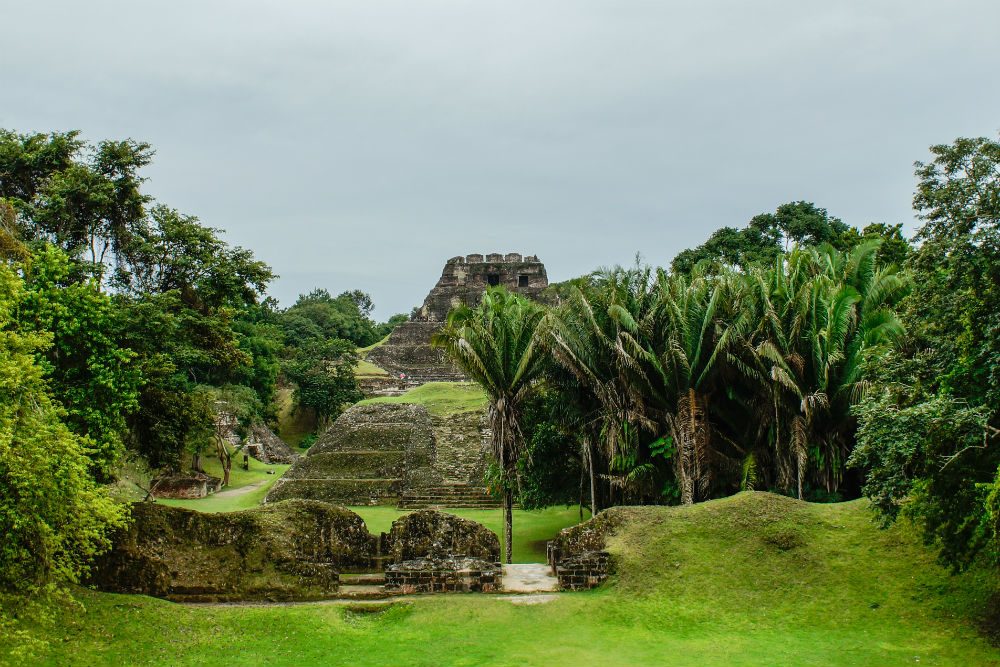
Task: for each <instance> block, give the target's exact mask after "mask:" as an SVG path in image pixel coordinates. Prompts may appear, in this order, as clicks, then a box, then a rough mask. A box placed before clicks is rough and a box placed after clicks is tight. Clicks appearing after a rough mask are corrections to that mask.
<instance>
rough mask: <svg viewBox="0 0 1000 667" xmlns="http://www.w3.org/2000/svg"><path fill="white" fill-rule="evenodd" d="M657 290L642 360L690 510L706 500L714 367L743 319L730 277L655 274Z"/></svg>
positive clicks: (736, 284)
mask: <svg viewBox="0 0 1000 667" xmlns="http://www.w3.org/2000/svg"><path fill="white" fill-rule="evenodd" d="M658 286H659V303H658V305H657V315H656V321H657V329H658V330H659V331H660V332H661V336H660V338H659V340H658V341H657V342H656V344H655V347H654V349H653V353H654V354H652V355H650V356H649V358H648V360H649V361H651V362H655V364H654V368H655V369H656V370H657V373H658V375H659V377H660V379H661V380H662V381H663V382H664V383H665V384H666V391H665V392H664V393H666V394H667V395H669V396H671V397H672V405H670V407H669V408H668V410H667V414H666V423H667V427H668V429H669V433H670V435H671V437H672V438H673V440H674V443H675V445H676V447H677V456H676V459H675V461H676V462H675V470H676V475H677V481H678V484H679V486H680V492H681V503H683V504H685V505H690V504H692V503H693V502H694V501H695V499H696V497H697V496H699V495H700V496H702V497H704V496H705V495H706V494H707V492H708V489H709V485H710V484H711V480H712V473H713V466H712V461H711V459H712V457H713V455H714V453H715V451H714V448H713V442H712V440H713V427H712V424H711V421H710V408H711V399H712V392H713V391H714V389H715V388H716V387H715V384H716V380H717V374H718V371H719V365H720V363H719V362H720V361H725V359H726V354H725V353H726V350H727V349H728V348H729V347H730V345H732V344H733V343H734V342H735V341H737V340H739V339H740V337H741V336H742V335H743V334H744V331H745V330H746V329H747V324H748V318H747V317H746V315H745V313H744V312H743V311H742V310H741V309H739V308H738V307H736V304H737V303H738V301H739V298H740V285H739V282H738V280H736V279H735V278H734V276H733V275H732V274H728V273H724V274H721V275H714V276H706V275H702V274H700V273H699V272H698V271H697V270H696V271H695V273H694V275H693V276H691V277H688V276H684V275H673V276H667V275H665V274H661V276H660V279H659V281H658ZM724 310H725V313H724V312H723V311H724Z"/></svg>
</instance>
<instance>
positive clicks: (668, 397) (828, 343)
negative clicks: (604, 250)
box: [545, 241, 907, 504]
mask: <svg viewBox="0 0 1000 667" xmlns="http://www.w3.org/2000/svg"><path fill="white" fill-rule="evenodd" d="M878 249H879V242H877V241H875V242H866V243H862V244H860V245H857V246H855V247H854V248H853V249H852V250H850V251H849V252H840V251H837V250H836V249H834V248H833V247H831V246H829V245H823V246H820V247H818V248H811V247H804V248H796V249H793V250H792V251H791V252H790V253H787V254H785V253H780V254H779V255H777V256H776V257H775V258H774V260H773V262H772V263H771V264H770V265H769V266H768V265H753V266H751V267H748V268H747V269H745V270H742V271H734V270H731V269H725V268H721V269H718V270H710V267H708V266H707V265H705V264H702V265H700V266H699V267H698V268H696V269H695V270H694V271H693V272H692V273H691V274H690V275H688V274H683V273H667V272H665V271H662V270H661V271H653V270H651V269H648V268H644V267H636V268H633V269H614V270H612V271H609V272H606V273H604V274H600V275H598V276H596V277H595V279H594V280H593V281H592V282H591V283H590V284H589V285H587V286H585V287H584V288H577V289H576V291H575V294H573V295H572V296H571V298H570V299H568V300H566V301H565V302H564V303H563V304H562V305H561V306H559V307H558V308H556V309H555V310H553V311H552V314H551V318H550V326H549V328H548V330H547V332H546V336H545V338H546V344H547V345H548V346H550V348H551V350H552V353H553V356H554V358H555V359H556V360H557V361H558V362H559V364H560V365H561V366H563V367H564V368H565V369H567V370H569V371H570V372H572V373H573V374H574V375H575V376H576V377H577V378H578V380H579V382H580V384H581V385H582V386H583V387H584V388H585V390H586V391H587V392H588V393H590V394H591V395H592V397H591V398H590V399H587V398H583V399H581V397H580V395H579V391H576V392H575V394H574V391H573V388H572V387H570V386H566V385H565V383H563V384H562V385H561V386H562V389H561V390H560V391H561V393H563V394H564V396H563V400H562V401H561V403H562V404H570V403H572V402H574V401H575V402H576V404H577V405H581V406H584V405H585V406H586V407H585V408H584V409H583V412H582V414H585V415H588V416H587V417H584V418H583V419H582V420H581V418H580V416H579V414H571V415H570V420H569V423H568V424H567V426H569V425H572V424H573V422H578V423H577V424H576V426H575V430H576V432H577V433H578V434H579V438H580V441H581V446H582V447H583V449H584V451H589V450H591V449H592V445H591V444H588V443H600V444H601V447H600V450H601V451H600V452H594V454H593V455H592V456H591V457H590V460H591V461H592V462H593V465H592V467H593V468H594V469H595V470H596V476H597V477H599V478H602V479H604V480H606V481H607V482H608V483H609V486H608V487H607V490H606V493H605V496H606V500H607V502H622V501H627V502H634V501H645V502H650V501H653V502H657V501H659V502H669V501H671V500H674V499H677V500H679V501H680V502H684V503H690V502H693V501H695V500H698V499H704V498H709V497H713V496H718V495H723V494H729V493H732V492H734V491H736V490H739V489H741V488H766V489H774V490H779V491H782V492H785V493H794V494H795V495H798V496H799V497H809V498H813V499H826V498H830V497H837V496H838V494H840V493H842V492H843V489H842V486H843V484H844V475H845V468H846V461H847V458H848V456H849V454H850V452H851V450H852V448H853V444H854V427H853V421H852V419H851V416H850V408H851V406H852V405H853V404H854V403H856V402H857V401H858V399H859V398H860V397H861V396H863V394H864V392H865V391H866V389H867V385H866V378H865V376H864V374H863V368H864V366H863V364H864V361H865V360H866V359H869V358H872V357H874V356H877V355H879V354H881V353H882V352H884V351H885V350H887V349H889V348H890V347H891V346H892V345H893V344H894V343H895V341H896V340H898V338H899V336H900V335H901V333H902V327H901V325H900V322H899V320H898V317H897V316H896V314H895V311H894V307H895V306H896V304H898V302H899V300H900V299H901V298H902V297H903V296H904V295H905V292H906V285H907V283H906V281H905V280H904V279H903V278H901V277H900V276H899V275H898V274H897V272H896V269H895V268H894V267H892V266H881V265H880V264H879V262H878V259H877V252H878ZM549 386H550V388H551V387H556V386H559V385H558V384H557V383H550V385H549ZM577 449H578V448H577ZM567 455H569V452H567ZM594 486H595V493H596V491H597V489H596V487H597V486H599V485H598V484H595V485H594ZM854 492H855V493H856V489H855V491H854ZM595 501H596V499H595ZM598 504H599V503H598Z"/></svg>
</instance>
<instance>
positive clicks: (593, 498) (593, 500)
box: [587, 438, 597, 516]
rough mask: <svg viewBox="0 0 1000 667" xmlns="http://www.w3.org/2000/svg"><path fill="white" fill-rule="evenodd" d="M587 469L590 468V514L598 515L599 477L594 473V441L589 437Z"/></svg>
mask: <svg viewBox="0 0 1000 667" xmlns="http://www.w3.org/2000/svg"><path fill="white" fill-rule="evenodd" d="M587 469H588V470H590V516H597V477H596V475H594V443H593V442H591V440H590V438H587Z"/></svg>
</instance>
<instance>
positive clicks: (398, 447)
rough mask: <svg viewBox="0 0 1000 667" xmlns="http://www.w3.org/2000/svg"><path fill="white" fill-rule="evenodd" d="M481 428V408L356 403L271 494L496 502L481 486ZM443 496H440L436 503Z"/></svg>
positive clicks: (347, 500) (366, 501) (358, 500)
mask: <svg viewBox="0 0 1000 667" xmlns="http://www.w3.org/2000/svg"><path fill="white" fill-rule="evenodd" d="M484 433H485V425H484V416H483V415H482V414H481V413H480V412H478V411H475V412H463V413H457V414H450V415H431V414H430V413H429V412H428V411H427V409H426V408H424V407H423V406H421V405H413V404H409V403H372V404H361V405H355V406H353V407H351V408H350V409H348V410H347V411H345V412H344V414H342V415H341V416H340V417H339V418H338V419H337V421H335V422H334V423H333V424H332V425H331V426H330V428H329V429H327V431H326V432H325V433H323V435H322V436H320V438H319V440H317V441H316V444H314V445H313V446H312V447H311V448H310V449H309V452H308V454H307V455H306V456H304V457H302V458H300V459H299V460H298V461H297V462H296V463H295V464H294V465H293V466H292V467H291V468H289V469H288V471H287V472H286V473H285V475H284V476H283V477H282V478H281V479H279V480H278V481H277V482H276V483H275V484H274V486H273V487H271V490H270V491H269V492H268V494H267V499H266V501H267V502H275V501H278V500H284V499H288V498H307V499H312V500H325V501H327V502H332V503H341V504H345V505H376V504H385V503H393V504H394V503H396V502H399V501H401V500H407V502H405V503H403V505H404V506H406V507H408V508H417V507H427V506H428V505H432V504H447V505H449V506H459V507H462V506H464V507H496V506H497V504H496V503H497V501H496V500H495V499H493V498H491V497H490V496H487V495H485V494H484V493H483V491H482V489H481V488H480V487H479V485H480V484H481V483H482V476H483V471H484V466H485V457H484V456H483V454H482V448H483V438H484ZM438 497H441V498H442V502H440V503H434V502H433V501H434V500H435V499H436V498H438ZM444 498H447V500H444Z"/></svg>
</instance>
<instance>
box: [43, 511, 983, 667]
mask: <svg viewBox="0 0 1000 667" xmlns="http://www.w3.org/2000/svg"><path fill="white" fill-rule="evenodd" d="M626 514H627V523H626V525H625V526H624V527H623V528H622V530H621V532H620V535H619V536H618V537H615V538H613V539H612V540H611V543H610V545H609V548H610V550H611V551H612V553H614V554H615V555H616V557H617V558H618V563H619V566H618V574H617V575H616V576H615V577H613V578H612V580H610V581H609V583H608V584H606V585H605V586H604V587H603V588H602V589H600V590H597V591H591V592H584V593H566V594H562V595H560V596H559V597H558V598H557V599H556V600H555V601H553V602H550V603H547V604H541V605H533V606H515V605H513V604H511V602H509V601H508V600H504V599H503V598H502V596H491V595H474V594H473V595H468V594H466V595H463V594H452V595H438V596H421V597H414V598H407V599H404V600H403V601H400V602H397V603H396V604H395V605H393V606H392V607H391V608H390V609H389V610H388V611H384V612H382V613H358V612H355V611H352V610H351V609H350V608H349V607H345V606H344V605H336V604H322V603H311V604H302V605H292V606H241V607H226V606H207V607H190V606H183V605H178V604H173V603H169V602H163V601H160V600H153V599H150V598H144V597H139V596H123V595H108V594H97V593H91V592H86V591H82V592H81V593H80V600H81V602H82V603H83V607H82V608H78V609H73V610H69V611H66V612H65V613H63V614H61V615H60V616H59V618H57V619H56V622H55V623H53V624H51V625H50V626H49V629H48V630H47V631H46V632H45V633H39V631H38V630H37V629H34V632H35V636H41V637H44V638H45V639H47V640H48V641H49V649H48V652H47V653H40V654H39V655H38V656H36V658H35V660H34V663H33V664H49V665H120V664H155V665H207V664H220V663H224V664H226V665H262V664H274V665H303V666H305V665H353V666H357V667H365V666H368V665H372V666H374V665H428V666H435V667H436V666H452V665H456V666H457V665H477V666H478V665H484V666H486V665H526V666H533V665H539V666H544V667H558V666H560V665H570V666H573V667H580V666H582V665H615V666H617V665H691V666H697V667H719V666H726V667H729V666H737V667H738V666H741V665H795V666H798V665H803V666H810V665H816V666H822V667H830V666H839V665H845V666H846V665H850V666H859V665H861V666H865V665H871V666H873V667H892V666H895V665H957V666H960V667H973V666H977V667H978V666H985V665H1000V651H998V650H997V649H996V648H993V647H991V646H990V645H989V644H988V643H987V642H986V641H985V640H984V639H983V638H982V637H980V636H979V635H977V633H976V630H975V628H974V617H975V615H976V614H979V613H981V612H982V610H983V607H984V604H985V600H986V598H987V596H988V595H989V594H991V593H994V592H995V591H996V586H997V582H996V570H995V569H981V570H975V571H973V572H970V573H967V574H964V575H961V576H952V575H950V574H949V573H948V572H946V571H945V570H943V569H941V568H940V567H939V566H937V565H936V564H935V563H934V558H933V554H932V553H931V552H929V551H928V550H926V549H925V548H924V547H923V546H921V544H920V542H919V540H918V539H917V537H916V536H915V535H914V534H912V532H911V530H910V529H909V528H907V527H906V526H897V527H895V528H892V529H891V530H888V531H880V530H879V529H877V528H876V527H875V526H874V525H873V524H872V522H871V517H870V514H869V513H868V512H867V510H866V508H865V505H864V503H863V502H851V503H844V504H840V505H807V504H804V503H798V502H797V501H793V500H789V499H783V498H776V497H775V496H770V495H769V494H764V493H757V494H741V495H740V496H737V497H734V498H728V499H724V500H718V501H711V502H706V503H702V504H699V505H697V506H695V507H693V508H640V509H635V510H630V511H628V512H626ZM386 519H388V517H387V516H383V517H379V520H382V521H384V520H386ZM372 521H373V522H374V521H375V517H373V519H372Z"/></svg>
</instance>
